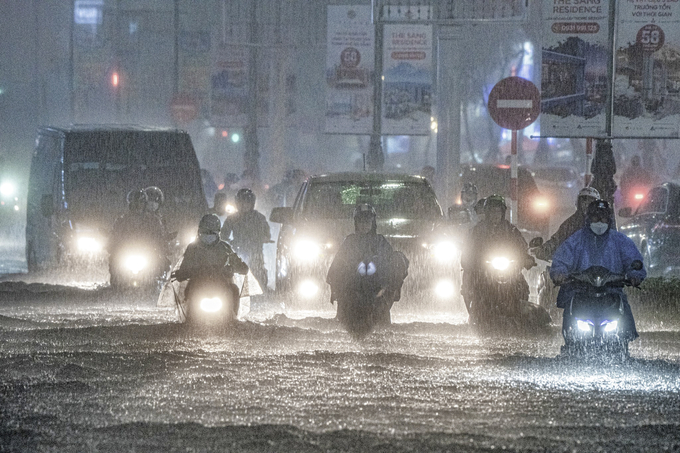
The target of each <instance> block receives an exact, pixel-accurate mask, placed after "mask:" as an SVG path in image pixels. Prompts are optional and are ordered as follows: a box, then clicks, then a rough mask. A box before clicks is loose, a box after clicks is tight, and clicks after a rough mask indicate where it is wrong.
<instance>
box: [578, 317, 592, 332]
mask: <svg viewBox="0 0 680 453" xmlns="http://www.w3.org/2000/svg"><path fill="white" fill-rule="evenodd" d="M576 327H578V330H580V331H581V332H590V331H592V328H593V323H592V322H591V321H583V320H582V319H577V320H576Z"/></svg>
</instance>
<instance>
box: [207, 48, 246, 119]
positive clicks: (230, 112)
mask: <svg viewBox="0 0 680 453" xmlns="http://www.w3.org/2000/svg"><path fill="white" fill-rule="evenodd" d="M248 89H249V84H248V50H247V48H246V47H244V46H233V45H219V46H214V51H213V56H212V65H211V71H210V118H211V121H212V124H219V125H221V126H227V127H244V126H245V125H246V124H247V120H248Z"/></svg>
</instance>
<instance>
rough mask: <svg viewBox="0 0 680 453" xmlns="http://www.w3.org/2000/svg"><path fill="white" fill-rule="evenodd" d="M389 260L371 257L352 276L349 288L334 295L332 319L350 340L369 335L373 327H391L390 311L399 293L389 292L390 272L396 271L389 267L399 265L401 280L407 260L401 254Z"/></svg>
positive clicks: (396, 291)
mask: <svg viewBox="0 0 680 453" xmlns="http://www.w3.org/2000/svg"><path fill="white" fill-rule="evenodd" d="M392 258H393V259H390V260H387V259H383V258H381V257H378V256H373V257H369V258H366V259H364V260H362V261H361V262H360V263H359V264H358V265H357V267H356V269H355V270H354V272H353V277H352V278H351V279H350V281H351V284H350V285H349V287H348V288H344V289H343V290H342V294H339V295H338V298H337V301H338V311H337V315H336V318H337V319H338V321H340V323H341V324H342V326H343V327H344V328H345V330H347V332H348V333H349V334H350V335H352V336H353V337H354V338H363V337H365V336H367V335H369V334H370V333H371V332H373V330H374V329H375V328H376V327H377V326H385V325H389V324H391V322H392V321H391V316H390V310H391V309H392V305H393V304H394V302H395V300H398V298H399V294H398V292H399V290H395V289H390V288H389V285H388V281H389V279H390V276H389V273H390V272H401V271H402V269H399V265H397V267H396V270H395V269H394V268H393V266H391V265H390V263H393V262H396V263H399V264H403V266H402V267H403V272H401V275H402V276H403V277H404V278H405V276H406V275H405V274H406V269H407V268H408V260H407V259H406V257H405V256H404V255H403V254H402V253H401V252H395V256H394V257H392Z"/></svg>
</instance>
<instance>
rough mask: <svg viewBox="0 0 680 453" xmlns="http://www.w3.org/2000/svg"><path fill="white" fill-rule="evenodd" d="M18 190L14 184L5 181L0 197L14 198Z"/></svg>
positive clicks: (1, 185) (0, 185)
mask: <svg viewBox="0 0 680 453" xmlns="http://www.w3.org/2000/svg"><path fill="white" fill-rule="evenodd" d="M16 190H17V188H16V186H15V185H14V183H12V182H9V181H4V182H3V183H2V184H0V195H2V197H3V198H10V197H12V196H14V193H15V192H16Z"/></svg>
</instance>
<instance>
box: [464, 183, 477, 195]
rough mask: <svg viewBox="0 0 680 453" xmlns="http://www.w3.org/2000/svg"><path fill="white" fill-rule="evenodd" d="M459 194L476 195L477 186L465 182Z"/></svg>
mask: <svg viewBox="0 0 680 453" xmlns="http://www.w3.org/2000/svg"><path fill="white" fill-rule="evenodd" d="M460 193H462V194H463V193H469V194H474V195H477V186H476V185H474V184H473V183H471V182H466V183H465V184H463V190H461V191H460Z"/></svg>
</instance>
